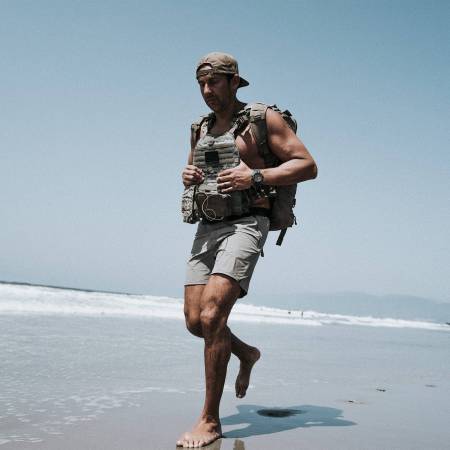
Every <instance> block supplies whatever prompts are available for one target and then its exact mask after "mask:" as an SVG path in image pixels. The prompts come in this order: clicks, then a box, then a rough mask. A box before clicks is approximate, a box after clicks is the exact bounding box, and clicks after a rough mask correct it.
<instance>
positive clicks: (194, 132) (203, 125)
mask: <svg viewBox="0 0 450 450" xmlns="http://www.w3.org/2000/svg"><path fill="white" fill-rule="evenodd" d="M211 117H212V114H205V115H204V116H201V117H200V119H198V120H197V121H196V122H194V123H192V124H191V149H193V148H194V147H195V145H196V144H197V141H198V140H199V139H200V137H201V134H202V132H203V131H204V130H206V129H207V128H208V122H209V121H210V120H211Z"/></svg>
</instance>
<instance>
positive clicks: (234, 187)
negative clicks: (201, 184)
mask: <svg viewBox="0 0 450 450" xmlns="http://www.w3.org/2000/svg"><path fill="white" fill-rule="evenodd" d="M251 185H252V169H250V167H248V166H247V164H245V163H244V162H243V161H241V163H240V164H239V165H238V166H236V167H233V168H232V169H225V170H222V172H219V175H218V177H217V188H218V190H219V192H224V193H228V192H233V191H243V190H244V189H248V188H249V187H250V186H251Z"/></svg>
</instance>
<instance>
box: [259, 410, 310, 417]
mask: <svg viewBox="0 0 450 450" xmlns="http://www.w3.org/2000/svg"><path fill="white" fill-rule="evenodd" d="M305 412H306V411H302V410H300V409H260V410H258V411H256V413H257V414H259V415H260V416H265V417H277V418H279V417H289V416H295V415H296V414H303V413H305Z"/></svg>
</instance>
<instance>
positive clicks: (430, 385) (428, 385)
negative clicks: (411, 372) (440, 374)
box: [425, 384, 436, 388]
mask: <svg viewBox="0 0 450 450" xmlns="http://www.w3.org/2000/svg"><path fill="white" fill-rule="evenodd" d="M425 386H426V387H431V388H434V387H436V385H435V384H426V385H425Z"/></svg>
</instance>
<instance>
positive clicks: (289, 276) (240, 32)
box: [0, 0, 450, 300]
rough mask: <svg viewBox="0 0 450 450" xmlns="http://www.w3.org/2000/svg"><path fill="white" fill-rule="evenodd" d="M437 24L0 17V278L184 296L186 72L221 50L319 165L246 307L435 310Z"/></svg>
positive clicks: (148, 10) (81, 5) (448, 12)
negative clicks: (356, 303)
mask: <svg viewBox="0 0 450 450" xmlns="http://www.w3.org/2000/svg"><path fill="white" fill-rule="evenodd" d="M449 22H450V3H449V2H447V1H440V2H439V1H422V2H417V1H377V2H371V1H366V2H361V1H353V2H352V1H339V2H337V1H298V2H294V1H284V2H273V1H245V2H241V1H239V2H238V1H229V2H218V1H188V2H186V1H165V2H162V1H161V2H150V1H127V2H115V1H92V2H87V1H84V2H83V1H70V2H69V1H67V2H60V1H39V2H34V1H20V0H15V1H2V2H0V56H1V70H0V94H1V95H0V98H1V106H0V153H1V160H0V205H1V209H0V224H1V225H0V279H3V280H16V281H28V282H35V283H48V284H57V285H64V286H73V287H80V288H94V289H105V290H120V291H131V292H143V293H150V294H155V295H158V294H161V295H170V296H180V295H181V294H182V284H183V278H184V261H185V259H186V256H187V254H188V252H189V250H190V246H191V240H192V236H193V233H194V227H193V226H190V225H187V224H183V223H182V221H181V216H180V196H181V192H182V185H181V182H180V172H181V170H182V167H183V166H184V164H185V162H186V159H187V151H188V146H189V145H188V140H189V126H190V123H191V121H193V120H194V119H196V118H197V117H198V116H199V115H200V114H204V113H205V112H207V109H206V106H205V105H204V104H203V103H202V100H201V97H200V95H199V92H198V88H197V86H196V81H195V78H194V68H195V64H196V61H197V60H198V59H199V58H200V57H201V56H202V55H203V54H205V53H207V52H209V51H214V50H220V51H227V52H229V53H232V54H234V55H235V56H236V57H237V59H238V61H239V63H240V69H241V73H242V74H243V76H245V78H247V79H248V80H249V81H250V83H251V85H250V86H249V87H247V88H244V89H242V91H240V98H241V100H244V101H263V102H269V103H277V104H278V105H280V106H282V107H284V108H288V109H290V110H291V111H292V112H293V113H294V115H295V117H296V118H297V119H298V121H299V125H300V127H299V130H300V136H301V138H302V139H303V141H304V142H305V144H306V146H307V147H308V149H309V150H310V151H311V153H312V154H313V156H314V157H315V159H316V161H317V163H318V166H319V178H318V179H317V180H315V181H313V182H308V183H305V184H303V185H301V187H300V190H299V195H298V207H297V208H296V213H297V216H298V217H299V220H300V226H299V227H297V229H294V230H290V231H289V232H288V234H287V236H286V239H285V242H284V244H283V246H282V247H281V248H278V247H275V245H274V241H275V239H276V235H274V236H271V237H270V239H269V241H268V243H267V244H266V249H265V253H266V257H265V258H264V259H262V260H261V263H260V265H259V267H257V269H256V274H255V277H254V280H253V284H252V295H254V296H255V298H256V296H257V294H258V293H266V294H267V293H269V294H270V293H273V295H274V297H275V296H276V295H277V294H278V293H295V292H330V293H333V292H337V291H363V292H367V293H373V294H387V293H398V294H412V295H419V296H425V297H430V298H436V299H442V300H449V299H450V298H449V297H450V296H449V293H450V273H449V266H450V261H449V259H450V258H449V253H450V252H449V250H450V248H449V247H450V244H449V223H450V214H449V206H448V205H449V194H450V186H449V184H450V183H449V167H450V164H449V163H450V161H449V159H450V157H449V143H450V139H449V131H448V125H449V122H450V121H449V104H450V102H449V100H450V99H449V97H450V95H449V80H450V64H449V61H450V58H449V42H450V36H449V27H448V23H449Z"/></svg>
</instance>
